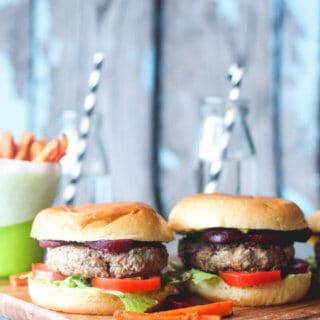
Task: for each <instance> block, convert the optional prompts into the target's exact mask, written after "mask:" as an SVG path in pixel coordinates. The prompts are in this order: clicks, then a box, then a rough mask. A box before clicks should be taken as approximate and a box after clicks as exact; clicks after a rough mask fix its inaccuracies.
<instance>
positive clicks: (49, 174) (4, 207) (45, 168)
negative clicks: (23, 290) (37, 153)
mask: <svg viewBox="0 0 320 320" xmlns="http://www.w3.org/2000/svg"><path fill="white" fill-rule="evenodd" d="M60 174H61V169H60V165H59V164H54V163H33V162H30V161H19V160H7V159H0V261H1V263H0V277H1V278H4V277H8V276H9V275H10V274H14V273H19V272H23V271H29V270H31V264H32V263H33V262H39V261H41V260H42V258H43V250H41V249H40V247H39V245H38V242H37V241H36V240H34V239H31V238H30V231H31V225H32V221H33V218H34V217H35V215H36V214H37V213H38V212H39V211H41V210H42V209H45V208H47V207H50V206H51V205H52V203H53V200H54V198H55V195H56V192H57V189H58V185H59V178H60Z"/></svg>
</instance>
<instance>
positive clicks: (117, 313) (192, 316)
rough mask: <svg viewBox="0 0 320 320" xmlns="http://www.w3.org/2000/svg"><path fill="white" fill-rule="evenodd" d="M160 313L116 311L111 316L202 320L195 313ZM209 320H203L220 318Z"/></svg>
mask: <svg viewBox="0 0 320 320" xmlns="http://www.w3.org/2000/svg"><path fill="white" fill-rule="evenodd" d="M160 313H161V312H156V313H141V312H132V311H124V310H117V311H115V312H114V314H113V318H114V319H115V320H202V319H201V317H202V316H199V315H198V314H197V313H188V314H177V315H165V316H163V315H161V314H160ZM212 317H213V318H210V319H203V320H220V319H221V317H220V316H212Z"/></svg>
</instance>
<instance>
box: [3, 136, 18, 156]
mask: <svg viewBox="0 0 320 320" xmlns="http://www.w3.org/2000/svg"><path fill="white" fill-rule="evenodd" d="M15 149H16V146H15V144H14V140H13V136H12V133H11V132H10V131H5V132H3V133H2V134H1V137H0V157H1V158H5V159H13V158H14V156H15Z"/></svg>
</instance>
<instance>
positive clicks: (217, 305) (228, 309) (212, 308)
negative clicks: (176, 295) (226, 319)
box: [157, 301, 233, 316]
mask: <svg viewBox="0 0 320 320" xmlns="http://www.w3.org/2000/svg"><path fill="white" fill-rule="evenodd" d="M232 306H233V302H232V301H221V302H214V303H209V304H202V305H197V306H193V307H187V308H179V309H174V310H168V311H160V312H157V313H158V314H161V315H162V316H165V315H179V314H186V313H194V312H195V313H197V314H199V315H209V314H213V315H220V316H228V315H231V314H232Z"/></svg>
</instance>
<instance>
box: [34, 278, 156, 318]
mask: <svg viewBox="0 0 320 320" xmlns="http://www.w3.org/2000/svg"><path fill="white" fill-rule="evenodd" d="M37 281H46V280H37ZM46 282H48V283H51V284H53V285H55V286H57V287H61V286H65V287H68V288H88V289H89V290H98V291H101V292H104V293H108V294H111V295H114V296H117V297H118V298H119V299H120V300H121V302H122V303H123V304H124V305H125V309H126V310H128V311H136V312H144V311H146V310H148V309H150V308H152V307H154V306H156V305H157V304H158V300H157V299H155V298H154V296H153V293H152V292H150V293H149V295H142V294H139V293H125V292H119V291H113V290H103V289H99V288H94V287H91V286H90V282H89V281H88V280H87V279H83V278H79V277H76V276H70V277H67V278H66V279H64V280H62V281H46Z"/></svg>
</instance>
